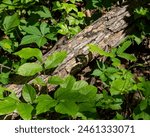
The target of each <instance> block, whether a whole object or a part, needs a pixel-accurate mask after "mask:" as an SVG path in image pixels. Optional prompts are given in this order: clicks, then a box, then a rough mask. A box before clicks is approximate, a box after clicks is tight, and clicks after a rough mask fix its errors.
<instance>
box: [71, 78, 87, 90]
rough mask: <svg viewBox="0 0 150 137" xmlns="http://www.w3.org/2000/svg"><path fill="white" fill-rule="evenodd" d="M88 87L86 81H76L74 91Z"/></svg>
mask: <svg viewBox="0 0 150 137" xmlns="http://www.w3.org/2000/svg"><path fill="white" fill-rule="evenodd" d="M87 85H88V83H87V82H86V81H83V80H80V81H76V82H75V83H74V84H73V87H72V90H80V89H82V88H83V87H86V86H87Z"/></svg>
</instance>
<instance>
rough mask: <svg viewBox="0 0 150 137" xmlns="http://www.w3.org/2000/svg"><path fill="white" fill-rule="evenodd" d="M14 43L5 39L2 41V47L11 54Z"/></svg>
mask: <svg viewBox="0 0 150 137" xmlns="http://www.w3.org/2000/svg"><path fill="white" fill-rule="evenodd" d="M12 45H13V44H12V41H11V40H10V39H3V40H2V41H0V47H2V48H3V49H4V50H5V51H8V52H9V53H11V52H12V51H13V50H12Z"/></svg>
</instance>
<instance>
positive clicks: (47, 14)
mask: <svg viewBox="0 0 150 137" xmlns="http://www.w3.org/2000/svg"><path fill="white" fill-rule="evenodd" d="M35 13H37V14H39V15H40V17H42V18H51V17H52V15H51V13H50V10H49V8H47V7H45V6H42V9H41V10H39V11H37V12H35Z"/></svg>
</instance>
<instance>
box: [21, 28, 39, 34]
mask: <svg viewBox="0 0 150 137" xmlns="http://www.w3.org/2000/svg"><path fill="white" fill-rule="evenodd" d="M21 28H22V29H23V30H24V31H25V32H27V33H28V34H32V35H37V36H41V35H42V34H41V32H40V31H39V29H38V28H37V27H35V26H27V27H26V26H22V27H21Z"/></svg>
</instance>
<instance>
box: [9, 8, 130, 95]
mask: <svg viewBox="0 0 150 137" xmlns="http://www.w3.org/2000/svg"><path fill="white" fill-rule="evenodd" d="M130 17H131V14H130V12H129V8H128V6H123V7H117V8H114V9H113V10H112V11H109V12H108V13H107V14H105V15H104V16H102V17H101V18H100V19H98V20H97V21H95V22H94V23H92V24H91V25H90V26H88V27H86V28H85V29H84V30H83V31H81V32H80V33H79V34H77V35H76V36H75V37H73V38H72V39H70V40H68V41H67V42H65V44H64V45H57V48H56V49H55V50H52V51H49V52H48V53H47V54H45V55H44V57H45V58H46V57H47V56H49V55H50V54H52V53H53V52H55V51H62V50H65V51H67V53H68V56H67V58H66V59H65V60H64V61H63V63H62V64H60V65H59V66H58V67H57V68H56V69H55V70H54V71H53V72H52V73H50V74H49V75H40V76H38V77H42V78H43V79H44V80H45V81H46V80H47V78H48V76H50V75H59V76H62V77H64V76H66V75H67V74H69V73H71V74H75V73H77V72H79V71H80V70H81V69H82V68H83V67H85V66H86V65H87V64H88V63H89V62H90V61H91V60H93V59H94V58H95V57H96V56H97V55H92V54H91V53H90V52H89V50H88V47H87V46H86V45H87V44H90V43H93V44H97V45H99V46H100V47H102V48H103V49H105V50H109V49H110V48H111V47H114V46H117V45H118V44H119V43H120V42H121V40H122V39H124V38H125V37H126V35H127V34H128V33H130V32H131V30H132V26H131V25H130ZM77 60H78V61H77ZM79 60H80V61H79ZM20 80H21V79H20ZM29 83H32V80H31V81H29ZM8 88H10V89H12V90H14V91H15V92H16V93H17V94H19V93H20V91H21V89H22V85H21V84H20V85H19V84H11V85H8Z"/></svg>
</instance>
